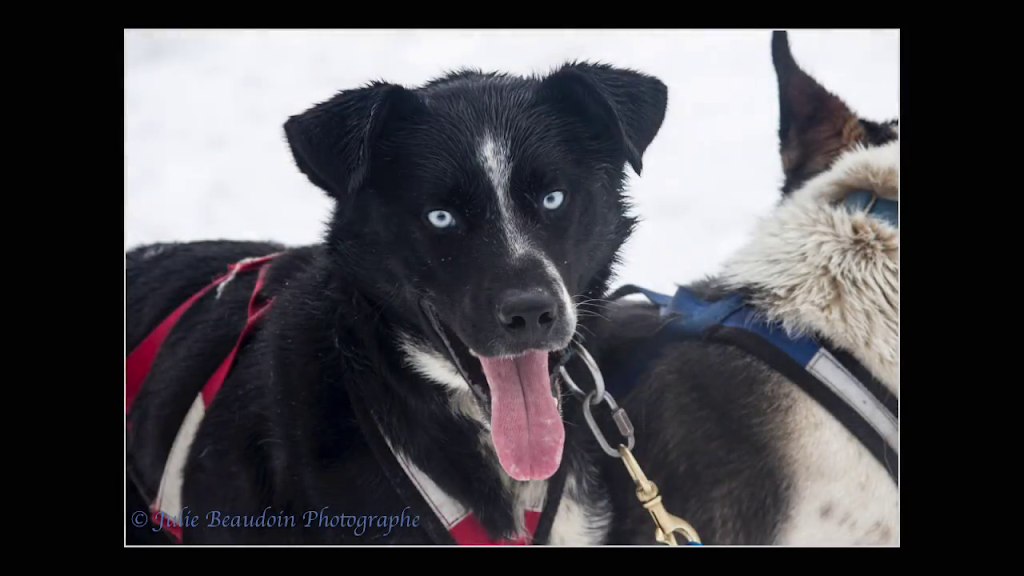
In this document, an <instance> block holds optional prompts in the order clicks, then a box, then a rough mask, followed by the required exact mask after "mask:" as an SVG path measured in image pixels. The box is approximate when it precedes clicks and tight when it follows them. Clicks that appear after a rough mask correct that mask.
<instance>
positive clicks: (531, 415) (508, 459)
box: [480, 352, 565, 480]
mask: <svg viewBox="0 0 1024 576" xmlns="http://www.w3.org/2000/svg"><path fill="white" fill-rule="evenodd" d="M480 363H481V364H483V369H484V374H485V375H486V376H487V383H488V385H489V386H490V389H491V439H492V440H493V442H494V448H495V449H496V450H497V452H498V461H499V462H501V466H502V467H503V468H504V469H505V472H507V473H508V475H509V476H511V477H512V478H515V479H516V480H543V479H545V478H548V477H549V476H551V475H552V474H554V473H555V471H556V470H557V469H558V464H559V463H560V462H561V461H562V445H563V441H564V440H565V428H564V427H563V426H562V417H561V415H559V413H558V406H557V404H556V402H555V398H554V397H553V396H552V395H551V380H550V377H549V375H548V354H547V352H527V353H526V354H524V355H522V356H518V357H516V358H485V357H480Z"/></svg>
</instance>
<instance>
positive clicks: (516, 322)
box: [498, 290, 558, 342]
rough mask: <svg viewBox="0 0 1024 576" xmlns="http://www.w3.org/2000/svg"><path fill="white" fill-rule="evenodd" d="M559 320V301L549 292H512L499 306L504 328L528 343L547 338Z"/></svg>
mask: <svg viewBox="0 0 1024 576" xmlns="http://www.w3.org/2000/svg"><path fill="white" fill-rule="evenodd" d="M557 319H558V301H557V300H556V299H555V297H554V296H552V295H551V294H549V293H548V292H547V291H542V290H531V291H522V290H510V291H507V292H505V293H504V294H503V295H502V298H501V300H500V301H499V304H498V320H499V321H500V322H501V324H502V326H504V327H505V330H507V331H508V332H510V333H512V334H513V335H514V336H516V337H517V339H522V340H523V341H526V342H530V341H533V340H535V339H538V338H543V337H545V336H547V335H548V333H549V332H550V331H551V328H552V327H553V326H554V324H555V320H557Z"/></svg>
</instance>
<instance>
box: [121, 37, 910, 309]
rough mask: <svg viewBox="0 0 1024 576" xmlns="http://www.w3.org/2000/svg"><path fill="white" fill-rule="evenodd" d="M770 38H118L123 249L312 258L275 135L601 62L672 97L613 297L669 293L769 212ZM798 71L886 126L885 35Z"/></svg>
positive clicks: (300, 181)
mask: <svg viewBox="0 0 1024 576" xmlns="http://www.w3.org/2000/svg"><path fill="white" fill-rule="evenodd" d="M770 35H771V34H770V32H768V31H752V30H738V31H703V30H639V31H626V30H587V31H570V30H543V31H527V30H511V31H494V30H487V31H470V30H465V31H458V30H454V31H442V30H424V31H411V30H399V31H393V32H388V31H369V30H355V31H343V30H333V31H313V30H295V31H286V30H271V31H241V30H224V31H201V30H188V31H162V32H161V31H128V30H126V31H125V34H124V212H125V214H124V243H125V248H126V249H127V248H130V247H132V246H135V245H137V244H140V243H144V242H152V241H162V240H196V239H212V238H233V239H272V240H277V241H281V242H285V243H289V244H303V243H309V242H315V241H317V240H318V239H319V235H320V233H321V229H322V227H323V223H324V222H325V220H326V218H327V216H328V202H327V199H326V198H325V196H324V195H323V194H322V193H321V192H320V191H319V190H318V189H316V188H314V187H313V186H312V185H311V184H309V183H308V181H307V180H306V179H305V178H304V177H303V176H301V175H300V174H299V172H298V171H297V170H296V169H295V168H294V165H293V164H292V161H291V157H290V155H289V153H288V150H287V148H286V145H285V142H284V138H283V135H282V130H281V125H282V123H283V122H284V120H285V119H286V118H287V117H288V115H290V114H294V113H296V112H300V111H302V110H303V109H305V108H306V107H308V106H310V105H311V104H313V103H315V102H317V101H320V100H323V99H325V98H327V97H329V96H330V95H332V94H333V93H334V92H335V91H337V90H340V89H343V88H348V87H353V86H356V85H359V84H362V83H364V82H366V81H368V80H371V79H376V78H382V79H385V80H389V81H393V82H399V83H405V84H416V83H419V82H423V81H425V80H427V79H428V78H430V77H432V76H434V75H437V74H439V73H441V72H443V71H445V70H448V69H453V68H459V67H462V66H473V67H481V68H485V69H500V70H506V71H512V72H523V73H526V72H537V71H545V70H549V69H551V68H552V67H553V66H555V65H557V64H559V63H560V62H562V61H564V60H566V59H589V60H602V61H605V62H608V63H611V64H616V65H621V66H629V67H635V68H638V69H641V70H643V71H645V72H648V73H651V74H654V75H657V76H659V77H660V78H661V79H662V80H663V81H664V82H665V83H667V84H668V86H669V109H668V115H667V117H666V119H665V123H664V125H663V127H662V129H661V132H660V133H659V135H658V136H657V138H656V139H655V140H654V143H653V144H652V145H651V147H650V149H649V151H648V152H647V155H646V156H645V158H644V174H643V176H642V177H635V176H634V178H633V181H632V184H631V195H632V197H633V199H634V202H635V205H636V211H637V212H638V213H639V215H640V216H641V218H642V219H643V223H642V225H641V228H640V230H639V231H638V233H637V235H636V236H635V237H634V239H633V241H632V242H631V243H630V244H629V245H628V246H627V249H626V264H625V266H624V267H623V268H622V270H621V273H620V278H619V281H620V282H625V281H628V282H631V283H639V284H645V285H647V286H649V287H651V288H654V289H657V290H662V291H670V290H672V289H673V286H674V284H675V283H677V282H678V283H683V282H687V281H690V280H693V279H695V278H697V277H700V276H702V275H704V274H707V273H710V272H713V271H714V270H715V268H716V266H717V265H718V263H719V262H720V261H721V259H722V258H723V257H724V256H725V255H726V254H727V253H728V252H729V251H731V250H733V249H735V248H736V247H737V246H738V244H739V243H741V242H742V241H743V239H744V238H745V235H746V234H747V233H748V232H749V230H750V227H751V226H752V224H753V223H754V219H755V218H757V217H758V216H759V215H761V214H763V213H764V212H765V211H767V210H768V209H769V208H770V207H771V206H772V205H773V203H774V202H775V201H776V199H777V198H778V192H777V190H778V185H779V184H780V182H781V171H780V165H779V160H778V155H777V141H776V128H777V122H778V107H777V106H778V104H777V89H776V84H775V76H774V71H773V69H772V64H771V55H770V51H769V38H770ZM790 41H791V44H792V47H793V52H794V54H795V56H796V58H797V61H798V62H800V63H801V65H803V66H804V68H805V69H806V70H808V71H809V72H810V73H811V74H812V75H814V76H816V77H817V78H818V79H819V81H821V82H822V83H823V84H824V85H825V86H826V87H827V88H829V89H831V90H832V91H833V92H835V93H836V94H838V95H840V96H841V97H842V98H844V99H845V100H846V101H847V103H849V104H850V105H851V106H852V107H853V108H854V110H856V111H857V112H859V113H861V114H862V115H864V116H866V117H869V118H874V119H886V118H890V117H896V116H898V114H899V102H900V100H899V61H900V53H899V41H900V38H899V32H898V31H846V30H844V31H794V32H791V33H790Z"/></svg>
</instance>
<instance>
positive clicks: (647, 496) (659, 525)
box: [558, 344, 701, 546]
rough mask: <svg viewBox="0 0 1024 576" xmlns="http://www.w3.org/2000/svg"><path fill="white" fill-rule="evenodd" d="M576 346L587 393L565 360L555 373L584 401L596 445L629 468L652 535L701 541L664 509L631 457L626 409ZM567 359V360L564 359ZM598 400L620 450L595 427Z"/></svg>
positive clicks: (672, 543) (630, 427) (663, 540)
mask: <svg viewBox="0 0 1024 576" xmlns="http://www.w3.org/2000/svg"><path fill="white" fill-rule="evenodd" d="M576 349H577V351H578V353H579V356H580V357H581V358H582V359H583V362H584V364H586V365H587V369H589V370H590V375H591V377H592V378H593V380H594V389H593V390H591V391H590V392H589V393H586V392H584V391H583V389H581V388H580V387H579V386H578V385H577V384H576V382H574V381H573V379H572V377H571V376H569V373H568V372H567V371H566V369H565V362H562V363H561V364H560V365H559V366H558V374H559V375H561V377H562V380H564V381H565V383H566V385H567V386H568V387H569V391H570V392H572V394H573V395H574V396H576V397H577V398H579V399H580V400H581V403H582V404H583V417H584V418H585V419H586V420H587V426H589V427H590V431H591V433H593V435H594V438H596V439H597V442H598V444H600V445H601V449H602V450H604V451H605V453H606V454H608V455H609V456H611V457H612V458H619V459H621V460H622V461H623V464H625V466H626V470H628V471H629V475H630V477H631V478H632V479H633V482H634V483H635V484H636V485H637V490H636V497H637V499H638V500H640V503H641V504H642V505H643V507H644V508H645V509H646V510H647V511H648V512H649V513H650V515H651V519H652V520H654V526H655V531H654V538H655V540H657V541H658V542H661V543H662V544H667V545H670V546H675V545H676V544H677V542H676V538H675V534H680V535H682V536H683V538H684V539H685V541H686V543H687V544H700V543H701V541H700V537H699V536H698V535H697V531H696V530H694V528H693V526H691V525H690V524H689V523H688V522H686V521H685V520H683V519H682V518H679V517H677V516H673V515H671V514H669V513H668V511H666V510H665V506H664V505H663V504H662V497H661V494H659V493H658V487H657V485H655V484H654V482H652V481H650V480H649V479H648V478H647V475H646V474H644V472H643V470H642V469H641V468H640V465H639V464H638V463H637V461H636V458H634V457H633V453H632V450H633V446H634V445H635V443H636V438H635V436H634V433H633V423H632V422H630V420H629V415H627V414H626V411H625V410H624V409H623V408H621V407H619V405H618V404H617V403H616V402H615V399H614V398H612V395H611V394H609V393H608V391H607V390H605V386H604V377H603V376H602V375H601V370H600V369H599V368H598V366H597V362H594V359H593V358H592V357H591V356H590V353H589V352H588V351H587V349H586V348H584V347H583V346H581V345H579V344H577V346H576ZM564 360H567V359H564ZM601 402H604V403H605V404H607V405H608V408H609V409H611V411H612V420H613V421H614V422H615V426H616V428H618V429H619V433H620V434H622V436H623V437H624V438H626V445H623V444H621V443H619V449H618V450H616V449H615V448H612V445H611V444H610V443H609V442H608V439H607V438H605V436H604V433H602V432H601V429H600V428H599V427H598V425H597V422H596V421H595V420H594V415H593V413H592V408H591V407H592V406H597V405H598V404H600V403H601Z"/></svg>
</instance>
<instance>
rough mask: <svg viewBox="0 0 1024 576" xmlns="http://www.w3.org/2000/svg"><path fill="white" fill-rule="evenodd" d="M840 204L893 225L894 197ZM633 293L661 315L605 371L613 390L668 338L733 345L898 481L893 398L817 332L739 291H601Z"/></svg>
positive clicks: (632, 379) (628, 384)
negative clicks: (795, 330)
mask: <svg viewBox="0 0 1024 576" xmlns="http://www.w3.org/2000/svg"><path fill="white" fill-rule="evenodd" d="M844 204H845V205H846V206H847V207H848V208H850V209H852V210H861V211H864V212H866V213H867V214H869V215H871V216H873V217H876V218H879V219H881V220H884V221H886V222H889V223H890V224H892V225H893V226H895V227H897V228H898V227H899V216H898V212H899V204H898V201H895V200H887V199H882V198H877V197H876V196H875V195H874V194H872V193H871V192H868V191H858V192H855V193H853V194H850V195H849V196H848V197H847V198H846V200H845V201H844ZM637 293H639V294H642V295H644V296H646V297H647V299H648V300H650V301H651V302H652V303H654V304H656V305H657V306H659V307H660V309H661V316H662V318H664V319H665V320H664V322H663V325H662V327H661V328H660V329H659V331H658V333H657V335H656V337H655V338H654V339H653V341H652V342H651V344H650V345H649V346H647V347H646V348H645V349H643V350H642V351H641V352H640V354H639V355H636V356H633V357H631V358H630V359H629V360H628V361H627V362H626V363H624V364H623V365H622V366H620V367H619V368H618V369H617V370H615V371H613V372H609V373H606V374H605V382H606V386H607V389H608V391H609V392H611V394H612V395H613V396H616V397H621V395H623V394H627V393H628V392H629V390H630V389H631V388H632V387H633V386H634V385H635V384H636V382H637V381H638V380H639V379H640V376H641V375H642V374H643V372H644V370H645V369H646V368H647V367H648V366H649V365H650V364H651V362H653V361H654V360H655V358H656V357H657V354H658V353H659V352H660V351H661V349H662V348H663V347H664V346H665V345H667V344H669V343H672V342H678V341H682V340H693V339H701V340H707V341H713V342H718V343H722V344H727V345H730V346H734V347H737V348H740V349H742V350H743V351H745V352H747V353H748V354H751V355H752V356H754V357H757V358H759V359H760V360H761V361H763V362H765V363H766V364H768V365H769V366H771V367H772V368H774V369H775V370H776V371H778V372H780V373H781V374H783V375H785V376H786V377H787V378H789V379H790V380H791V381H792V382H794V383H795V384H797V385H798V386H800V387H801V388H802V389H803V390H804V391H805V392H806V393H807V394H808V395H810V396H811V397H812V398H813V399H814V400H815V401H817V402H818V403H819V404H821V406H822V407H824V408H825V409H826V410H828V411H829V412H830V413H831V414H832V415H833V416H834V417H835V418H836V419H837V420H838V421H839V422H841V423H842V424H843V426H845V427H846V429H847V430H849V431H850V433H851V434H853V435H854V436H855V437H856V438H857V439H858V440H859V441H860V442H861V444H863V445H864V446H865V447H866V448H867V449H868V450H869V451H870V452H871V454H872V455H873V456H874V457H875V458H876V459H877V460H878V462H879V463H881V464H882V467H883V468H885V469H886V470H887V471H888V472H889V475H890V477H892V479H893V481H894V482H896V483H897V484H899V462H898V458H899V401H898V400H897V399H896V398H895V397H894V396H893V395H892V393H891V392H889V390H888V389H887V388H886V387H885V386H884V385H883V384H882V383H881V382H879V381H878V380H877V379H876V378H875V377H874V376H873V375H872V374H871V372H870V371H869V370H867V369H866V368H865V367H864V366H863V365H862V364H861V363H860V362H858V361H857V360H856V359H855V358H854V357H853V356H852V355H850V354H849V353H847V352H845V351H843V350H840V349H838V348H837V347H836V346H834V345H833V344H831V343H830V342H828V341H827V340H825V339H824V338H819V337H816V336H813V335H803V336H792V335H789V334H788V333H787V332H786V331H785V330H783V329H782V328H781V327H780V326H778V325H773V324H770V323H768V322H767V321H765V320H763V319H762V318H761V316H760V315H759V314H758V313H757V311H756V310H755V308H754V307H753V306H752V305H751V304H750V303H749V302H748V301H747V299H746V298H745V297H744V296H743V295H742V294H739V293H732V294H728V295H726V296H725V297H724V298H721V299H718V300H713V301H712V300H706V299H702V298H700V297H699V296H698V295H697V294H696V293H695V292H694V291H693V290H692V289H690V288H687V287H685V286H680V287H678V289H677V290H676V293H675V294H674V295H667V294H661V293H658V292H655V291H653V290H648V289H646V288H642V287H639V286H635V285H625V286H623V287H621V288H619V289H618V290H616V291H615V293H614V294H613V295H612V296H610V297H609V298H608V299H609V300H615V299H617V298H619V297H622V296H627V295H630V294H637ZM892 456H895V458H893V457H892Z"/></svg>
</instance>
